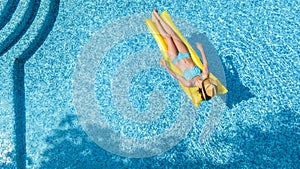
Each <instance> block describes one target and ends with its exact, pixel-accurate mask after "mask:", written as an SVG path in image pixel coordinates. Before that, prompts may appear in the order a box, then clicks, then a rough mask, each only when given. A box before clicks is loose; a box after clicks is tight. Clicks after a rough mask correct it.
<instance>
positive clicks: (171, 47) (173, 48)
mask: <svg viewBox="0 0 300 169" xmlns="http://www.w3.org/2000/svg"><path fill="white" fill-rule="evenodd" d="M152 20H153V22H154V23H155V24H156V27H157V29H158V31H159V33H160V35H161V36H163V37H164V38H165V39H166V40H167V47H168V53H169V56H170V59H171V60H173V59H174V58H176V57H177V55H178V50H177V47H176V45H175V44H174V42H173V39H172V36H171V35H169V34H168V33H167V32H166V31H165V30H164V28H163V27H162V25H161V23H160V22H159V21H158V20H157V18H156V16H155V15H154V14H153V13H152Z"/></svg>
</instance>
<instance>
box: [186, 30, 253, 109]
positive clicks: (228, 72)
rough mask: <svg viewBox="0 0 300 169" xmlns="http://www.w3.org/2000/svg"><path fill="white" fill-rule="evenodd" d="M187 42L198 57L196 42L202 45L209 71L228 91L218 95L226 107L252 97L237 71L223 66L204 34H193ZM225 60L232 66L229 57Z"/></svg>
mask: <svg viewBox="0 0 300 169" xmlns="http://www.w3.org/2000/svg"><path fill="white" fill-rule="evenodd" d="M188 41H189V42H190V43H191V45H192V47H193V48H194V49H195V50H196V52H197V53H198V55H199V56H201V54H200V52H199V51H198V49H197V48H196V42H200V43H202V45H203V48H204V52H205V54H206V56H207V60H208V66H209V71H211V72H212V73H213V74H214V75H215V76H216V77H217V78H218V79H219V80H220V82H221V83H222V84H223V85H224V86H225V87H226V88H227V89H228V93H226V94H225V95H220V97H221V98H222V99H223V100H224V101H226V106H228V107H229V108H232V107H233V106H234V105H236V104H237V103H240V102H241V101H243V100H248V99H250V98H252V97H254V95H253V94H252V93H251V92H250V89H249V88H247V87H245V86H244V85H243V84H242V82H241V81H240V78H239V74H238V72H237V70H236V69H235V68H234V67H232V68H228V67H226V66H224V64H223V63H222V61H221V59H220V57H219V55H218V53H217V51H216V49H215V47H214V46H213V45H212V43H210V41H209V39H208V38H207V37H206V36H205V35H204V34H200V33H194V34H192V35H191V37H190V38H188ZM226 59H227V60H226V62H228V63H229V65H233V62H232V58H231V57H228V58H226ZM201 60H202V58H201Z"/></svg>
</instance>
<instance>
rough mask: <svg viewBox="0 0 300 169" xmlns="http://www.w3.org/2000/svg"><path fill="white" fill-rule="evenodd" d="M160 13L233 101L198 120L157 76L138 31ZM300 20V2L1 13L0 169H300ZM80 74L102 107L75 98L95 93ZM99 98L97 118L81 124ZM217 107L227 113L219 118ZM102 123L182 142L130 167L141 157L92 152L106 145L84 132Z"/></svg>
mask: <svg viewBox="0 0 300 169" xmlns="http://www.w3.org/2000/svg"><path fill="white" fill-rule="evenodd" d="M154 8H157V9H158V11H160V12H162V11H163V10H168V11H169V13H170V15H171V16H172V17H173V18H174V21H175V23H176V24H177V25H178V27H179V29H180V30H181V31H182V32H183V33H184V35H185V36H186V37H187V39H188V40H189V41H191V42H194V41H197V40H199V41H203V42H204V44H206V48H205V49H211V51H207V52H209V53H212V54H214V55H213V56H212V55H210V56H208V57H209V59H212V57H215V58H214V59H213V60H212V61H216V62H217V63H218V64H217V65H219V64H221V66H222V67H220V66H217V67H214V65H211V67H212V68H213V70H214V73H216V74H218V77H220V78H221V79H222V81H223V82H226V86H227V89H228V90H229V92H228V93H227V95H226V96H222V97H220V98H221V99H219V100H217V99H216V100H212V101H210V102H204V103H202V104H201V106H200V108H195V107H193V106H192V105H191V103H190V102H189V100H188V99H187V98H186V96H185V95H184V93H183V92H182V91H181V89H180V87H179V85H178V84H177V83H176V81H175V80H174V79H172V78H171V77H170V76H169V75H168V74H167V73H166V72H165V71H164V70H163V69H162V68H161V67H160V66H159V59H160V57H161V54H160V52H159V50H158V48H157V45H156V43H155V41H154V39H153V38H152V36H151V34H150V33H149V32H148V30H147V28H146V25H145V23H144V22H143V20H144V19H146V18H149V17H150V16H151V11H152V10H153V9H154ZM299 9H300V3H299V2H298V1H296V0H291V1H276V0H273V1H271V0H269V1H233V0H231V1H227V2H224V1H219V0H218V1H214V2H212V1H206V0H202V1H200V2H198V1H194V0H190V1H181V2H179V1H178V2H175V3H174V2H173V3H171V2H166V1H161V2H155V1H149V2H143V1H138V0H137V1H126V2H121V1H97V2H94V1H72V0H65V1H59V0H53V1H34V0H32V1H25V0H21V1H18V0H12V1H6V0H4V1H1V2H0V10H1V15H0V16H1V17H0V20H1V21H0V23H1V25H0V28H1V30H0V44H1V45H0V52H1V55H0V65H1V66H0V76H1V78H0V84H1V85H0V96H1V99H0V117H1V118H0V124H1V132H0V133H1V134H0V138H1V139H0V145H1V146H0V167H1V168H15V167H19V168H22V167H23V168H24V167H25V166H26V167H27V168H255V167H258V168H299V166H300V164H299V153H298V152H299V151H300V150H299V149H300V148H299V138H300V136H299V134H300V131H299V127H300V122H299V63H300V62H299V52H300V49H299V45H300V41H299V35H300V29H299V28H300V27H299V24H300V21H299V17H298V15H299ZM116 29H118V30H119V31H118V30H116ZM193 35H196V38H195V36H193ZM99 37H100V38H99ZM197 37H198V38H197ZM211 46H213V48H210V47H211ZM95 47H96V48H95ZM204 47H205V45H204ZM89 49H94V50H89ZM97 50H98V51H97ZM98 52H99V53H98ZM101 52H102V53H101ZM214 52H215V53H214ZM152 53H153V54H152ZM98 54H99V55H98ZM150 54H151V55H150ZM92 56H96V57H94V58H93V57H92ZM150 56H153V57H150ZM16 58H18V60H16ZM84 61H87V62H84ZM134 62H137V64H133V63H134ZM83 63H86V64H83ZM210 63H213V62H210ZM80 65H88V68H89V69H91V68H95V69H94V70H95V71H88V73H89V72H90V73H94V74H95V79H92V80H94V81H95V83H94V84H95V86H94V88H88V89H93V90H94V91H95V92H94V93H95V96H91V95H88V94H89V93H86V94H87V95H86V96H85V95H80V97H78V93H76V92H75V93H74V91H76V89H78V88H75V87H76V86H75V85H76V80H77V81H78V79H76V77H86V78H85V79H87V80H88V81H87V82H91V80H90V79H89V78H91V76H89V75H90V74H88V73H87V72H83V73H84V74H80V73H82V72H81V71H78V70H82V69H79V68H84V67H82V66H81V67H80ZM92 65H94V66H95V67H92ZM76 73H78V74H76ZM222 73H224V75H225V76H224V78H222ZM76 75H79V76H76ZM122 75H123V76H125V75H126V77H123V76H122ZM143 77H147V78H148V79H144V78H143ZM149 79H150V80H149ZM23 80H24V82H23ZM79 80H81V81H83V80H82V79H79ZM92 82H93V81H92ZM89 84H90V83H89ZM93 90H88V91H93ZM79 92H80V91H79ZM76 94H77V95H76ZM79 94H80V93H79ZM92 97H94V98H95V99H96V104H95V105H96V106H97V108H98V109H99V112H101V113H99V112H98V114H93V116H86V117H88V118H85V116H84V115H90V113H94V112H93V111H90V110H93V109H90V108H91V107H88V108H87V107H85V106H87V105H89V104H82V103H85V102H83V101H89V102H92V101H93V100H92V99H91V98H92ZM78 98H80V99H81V100H80V99H78ZM84 98H85V100H83V99H84ZM89 102H88V103H89ZM80 103H81V104H80ZM216 103H220V104H221V103H225V105H222V106H221V108H219V107H218V108H219V109H220V110H221V111H218V112H219V113H217V114H213V113H211V112H212V111H211V110H212V109H213V108H214V107H216ZM220 104H217V106H220ZM79 105H80V106H79ZM80 108H82V109H80ZM80 110H81V112H83V113H81V114H80V113H78V112H80ZM85 111H86V114H85V113H84V112H85ZM187 113H190V114H187ZM100 115H103V116H104V117H105V118H106V120H107V121H106V122H107V123H109V125H110V127H111V129H110V130H113V131H117V133H123V134H125V135H126V136H127V137H128V138H134V139H136V140H137V139H138V138H143V137H148V138H150V139H152V138H155V136H156V135H159V134H162V133H167V131H170V130H169V129H171V128H172V127H173V126H178V128H179V129H180V130H179V129H178V130H174V131H177V133H176V134H179V135H176V137H174V138H176V139H174V140H172V139H164V140H163V139H161V140H160V141H161V142H166V141H170V145H160V143H161V142H159V141H156V142H155V143H157V144H149V146H150V149H149V151H150V150H151V152H153V153H152V154H148V156H149V157H148V156H147V154H146V155H145V157H146V158H130V157H143V155H144V154H145V153H143V152H144V151H139V150H140V149H139V150H135V151H133V152H132V153H129V155H128V154H124V152H126V151H127V152H131V151H132V150H134V149H133V148H136V147H135V145H131V146H128V145H127V144H125V140H119V142H117V143H118V144H117V145H116V144H113V145H115V147H111V146H110V144H107V145H109V146H103V145H102V146H101V144H99V142H97V139H99V138H101V137H102V138H103V139H105V138H106V139H107V140H109V141H110V139H109V137H108V136H109V134H108V135H105V133H106V134H107V133H109V132H107V131H106V132H104V131H103V130H97V129H99V128H95V127H93V128H92V129H93V130H91V129H90V128H88V127H87V126H88V125H90V124H97V123H98V122H99V121H97V120H99V119H97V118H99V116H100ZM91 117H93V118H94V119H90V118H91ZM150 117H151V118H150ZM180 117H182V119H183V120H178V119H180ZM100 120H101V119H100ZM142 120H144V121H142ZM92 122H93V123H92ZM175 129H176V128H175ZM181 129H182V130H181ZM110 130H109V131H110ZM99 131H101V132H99ZM93 132H94V133H93ZM171 133H173V134H174V132H171ZM100 136H101V137H100ZM204 136H205V137H204ZM168 138H170V137H168ZM172 138H173V137H172ZM157 140H159V139H157ZM107 143H110V142H107ZM146 143H147V142H146ZM122 145H125V147H124V146H123V147H122ZM155 145H158V147H159V146H160V149H155V148H157V147H153V146H155ZM147 148H149V147H147ZM152 150H153V151H152ZM122 153H123V154H122Z"/></svg>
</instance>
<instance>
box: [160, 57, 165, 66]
mask: <svg viewBox="0 0 300 169" xmlns="http://www.w3.org/2000/svg"><path fill="white" fill-rule="evenodd" d="M160 65H161V66H163V67H166V66H167V64H166V61H165V60H164V59H160Z"/></svg>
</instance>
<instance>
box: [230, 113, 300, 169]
mask: <svg viewBox="0 0 300 169" xmlns="http://www.w3.org/2000/svg"><path fill="white" fill-rule="evenodd" d="M269 116H270V117H268V118H267V119H271V123H272V124H271V126H272V127H271V129H270V131H267V132H266V131H262V129H261V128H259V127H258V126H255V125H253V126H246V127H241V131H238V135H237V136H236V137H235V138H234V140H228V142H232V143H234V144H238V145H239V147H240V149H241V150H242V152H243V156H242V158H241V159H240V160H239V162H238V163H237V164H236V166H237V167H238V166H240V165H241V164H243V165H242V166H247V167H249V168H294V167H295V168H299V167H300V161H299V159H300V154H299V152H300V147H299V140H300V135H299V134H297V133H299V132H300V129H299V128H298V127H297V126H296V124H297V121H298V119H299V118H300V115H299V114H297V113H296V112H293V111H291V110H288V109H286V110H282V111H281V112H279V113H278V114H273V115H269ZM298 123H299V122H298Z"/></svg>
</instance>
